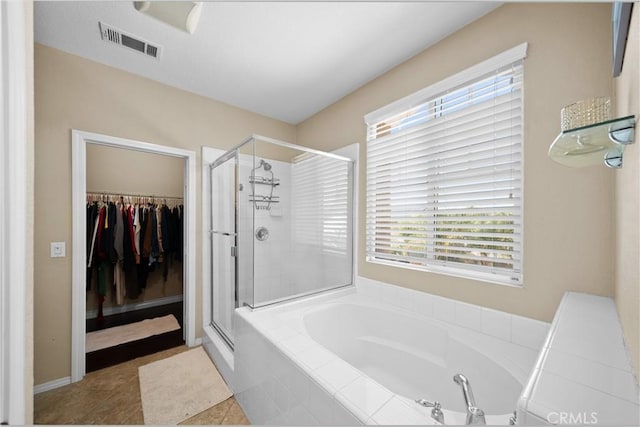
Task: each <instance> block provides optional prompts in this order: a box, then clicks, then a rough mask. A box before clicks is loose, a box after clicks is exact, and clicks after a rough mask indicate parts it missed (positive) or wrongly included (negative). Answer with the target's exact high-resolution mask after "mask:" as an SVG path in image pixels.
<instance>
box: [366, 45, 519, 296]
mask: <svg viewBox="0 0 640 427" xmlns="http://www.w3.org/2000/svg"><path fill="white" fill-rule="evenodd" d="M525 49H526V47H525ZM522 57H524V55H522V56H521V58H522ZM454 80H455V79H454ZM457 80H459V79H457ZM522 82H523V61H522V60H521V59H520V60H516V61H515V62H511V63H508V64H506V65H502V66H500V67H498V68H495V69H492V70H491V71H490V72H486V70H485V71H484V73H483V74H481V75H476V76H475V77H473V78H470V79H468V80H467V81H465V82H464V83H461V84H460V83H458V84H457V85H456V86H455V87H451V88H449V89H448V90H443V91H441V92H440V93H437V94H434V95H432V96H429V98H427V99H424V100H423V102H421V103H413V104H412V105H413V107H412V108H407V106H405V107H404V109H402V110H397V109H396V111H395V112H389V109H388V108H387V109H385V113H386V116H384V117H378V118H376V119H375V120H373V121H371V122H368V127H367V128H368V133H367V207H366V210H367V212H366V215H367V219H366V222H367V229H366V240H367V259H368V261H373V262H382V263H391V264H392V265H396V266H406V267H411V268H418V269H424V270H428V271H434V272H439V273H445V274H451V275H456V276H462V277H470V278H474V279H480V280H488V281H492V282H499V283H512V284H519V283H521V282H522V274H521V271H522V128H523V125H522V123H523V115H522V110H523V109H522V105H523V98H522V96H523V91H522Z"/></svg>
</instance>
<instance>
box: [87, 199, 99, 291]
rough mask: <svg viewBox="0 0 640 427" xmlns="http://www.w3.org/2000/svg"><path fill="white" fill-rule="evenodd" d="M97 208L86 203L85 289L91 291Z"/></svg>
mask: <svg viewBox="0 0 640 427" xmlns="http://www.w3.org/2000/svg"><path fill="white" fill-rule="evenodd" d="M98 212H99V207H98V203H97V202H93V203H87V276H86V289H87V291H88V290H90V289H91V278H92V277H93V268H92V265H91V261H92V260H93V247H94V245H95V238H96V229H97V227H98Z"/></svg>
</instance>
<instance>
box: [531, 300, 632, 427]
mask: <svg viewBox="0 0 640 427" xmlns="http://www.w3.org/2000/svg"><path fill="white" fill-rule="evenodd" d="M638 396H639V389H638V384H637V382H636V379H635V377H634V375H633V368H632V366H631V362H630V358H629V355H628V354H627V350H626V348H625V344H624V338H623V334H622V328H621V326H620V321H619V319H618V314H617V312H616V308H615V304H614V302H613V301H612V300H611V298H607V297H600V296H595V295H588V294H583V293H577V292H567V293H566V294H565V295H564V297H563V299H562V302H561V303H560V306H559V307H558V310H557V311H556V314H555V316H554V319H553V323H552V325H551V330H550V332H549V337H548V338H547V340H546V342H545V344H544V347H543V349H542V351H541V352H540V356H539V358H538V360H537V362H536V365H535V370H534V372H533V374H532V375H531V378H530V380H529V382H528V384H527V387H526V388H525V390H524V391H523V394H522V396H521V397H520V400H519V402H518V421H519V422H520V421H521V422H522V424H540V423H545V424H562V423H564V424H567V423H571V424H600V425H639V424H640V402H639V397H638ZM561 416H563V417H564V419H565V421H564V422H563V421H562V419H561V418H560V417H561Z"/></svg>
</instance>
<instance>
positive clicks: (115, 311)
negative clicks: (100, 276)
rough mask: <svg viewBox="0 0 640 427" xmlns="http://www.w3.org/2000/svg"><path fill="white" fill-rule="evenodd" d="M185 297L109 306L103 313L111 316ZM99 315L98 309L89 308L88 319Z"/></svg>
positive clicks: (177, 300) (177, 296)
mask: <svg viewBox="0 0 640 427" xmlns="http://www.w3.org/2000/svg"><path fill="white" fill-rule="evenodd" d="M183 299H184V295H174V296H171V297H163V298H156V299H152V300H149V301H142V302H135V303H133V304H126V305H121V306H116V307H107V308H105V309H103V310H102V314H103V315H105V316H110V315H112V314H119V313H126V312H127V311H134V310H143V309H145V308H151V307H157V306H159V305H166V304H173V303H175V302H180V301H182V300H183ZM96 317H98V310H87V319H95V318H96Z"/></svg>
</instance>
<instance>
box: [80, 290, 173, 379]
mask: <svg viewBox="0 0 640 427" xmlns="http://www.w3.org/2000/svg"><path fill="white" fill-rule="evenodd" d="M168 314H173V315H174V316H175V318H176V319H177V320H178V323H179V324H180V329H178V330H175V331H171V332H166V333H164V334H160V335H154V336H152V337H148V338H145V339H141V340H137V341H132V342H128V343H124V344H120V345H117V346H114V347H109V348H105V349H102V350H97V351H92V352H90V353H87V355H86V371H87V372H93V371H97V370H99V369H103V368H106V367H109V366H113V365H117V364H119V363H123V362H126V361H129V360H133V359H135V358H138V357H142V356H146V355H149V354H153V353H157V352H159V351H163V350H166V349H169V348H173V347H178V346H181V345H183V344H184V339H183V338H182V336H183V329H184V324H183V323H184V322H183V310H182V302H177V303H173V304H166V305H161V306H156V307H150V308H146V309H143V310H133V311H128V312H125V313H119V314H113V315H110V316H105V317H104V318H103V319H102V320H98V319H87V332H93V331H97V330H100V329H105V328H112V327H114V326H121V325H127V324H129V323H134V322H139V321H142V320H144V319H153V318H154V317H161V316H166V315H168Z"/></svg>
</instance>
